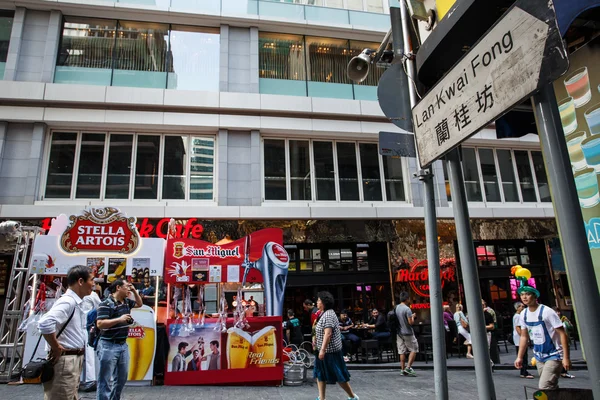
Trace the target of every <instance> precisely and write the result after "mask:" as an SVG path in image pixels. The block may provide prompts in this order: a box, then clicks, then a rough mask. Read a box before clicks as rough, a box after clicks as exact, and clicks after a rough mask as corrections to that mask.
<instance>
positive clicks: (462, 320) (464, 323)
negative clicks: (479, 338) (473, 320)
mask: <svg viewBox="0 0 600 400" xmlns="http://www.w3.org/2000/svg"><path fill="white" fill-rule="evenodd" d="M460 324H461V325H462V327H463V328H465V329H469V324H468V323H467V322H466V321H465V320H464V319H462V318H461V319H460Z"/></svg>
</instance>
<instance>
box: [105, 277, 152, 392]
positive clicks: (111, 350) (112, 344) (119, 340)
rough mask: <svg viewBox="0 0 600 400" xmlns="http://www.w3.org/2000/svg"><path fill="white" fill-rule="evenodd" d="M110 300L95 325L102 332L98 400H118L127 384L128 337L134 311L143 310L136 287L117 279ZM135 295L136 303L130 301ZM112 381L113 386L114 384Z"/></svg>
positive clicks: (111, 290) (112, 286)
mask: <svg viewBox="0 0 600 400" xmlns="http://www.w3.org/2000/svg"><path fill="white" fill-rule="evenodd" d="M110 293H111V294H110V296H108V297H107V298H106V299H105V300H104V301H102V303H100V305H99V306H98V316H97V317H96V324H97V325H98V329H100V330H101V333H100V340H99V341H98V348H97V350H96V351H97V355H98V360H99V362H100V368H99V369H98V381H97V387H98V389H97V391H96V398H97V400H108V399H109V398H110V400H119V399H120V398H121V392H122V391H123V387H124V386H125V382H127V372H128V370H129V349H128V348H127V341H126V340H127V335H128V334H129V326H130V325H131V324H132V323H133V318H131V314H130V313H131V309H132V308H138V307H141V306H142V304H143V303H142V298H141V297H140V295H139V293H138V292H137V290H135V288H134V287H133V285H132V284H131V283H129V282H124V281H122V280H121V279H117V280H116V281H114V282H113V283H112V285H110ZM131 293H133V296H134V298H135V301H133V300H130V299H128V298H127V297H129V295H130V294H131ZM111 381H112V382H111Z"/></svg>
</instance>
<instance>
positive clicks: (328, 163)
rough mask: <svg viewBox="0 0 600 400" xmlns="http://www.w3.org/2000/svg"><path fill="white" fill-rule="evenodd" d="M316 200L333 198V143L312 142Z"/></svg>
mask: <svg viewBox="0 0 600 400" xmlns="http://www.w3.org/2000/svg"><path fill="white" fill-rule="evenodd" d="M313 154H314V159H315V161H314V162H315V184H316V195H317V200H335V170H334V164H333V143H331V142H313Z"/></svg>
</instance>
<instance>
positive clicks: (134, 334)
mask: <svg viewBox="0 0 600 400" xmlns="http://www.w3.org/2000/svg"><path fill="white" fill-rule="evenodd" d="M144 336H146V333H145V332H144V327H143V326H134V327H131V328H129V333H128V334H127V337H129V338H134V339H143V338H144Z"/></svg>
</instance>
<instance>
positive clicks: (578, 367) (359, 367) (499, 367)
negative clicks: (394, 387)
mask: <svg viewBox="0 0 600 400" xmlns="http://www.w3.org/2000/svg"><path fill="white" fill-rule="evenodd" d="M346 366H347V368H348V370H350V371H364V370H400V365H399V363H397V362H396V363H393V364H346ZM413 367H414V368H415V369H416V370H417V371H418V370H432V369H433V363H430V364H426V365H413ZM529 368H535V367H531V366H529ZM446 369H447V370H454V371H468V370H471V371H474V370H475V366H474V365H473V366H468V365H465V366H462V365H450V366H447V367H446ZM494 370H495V371H516V369H515V367H514V366H513V365H510V364H496V365H495V366H494ZM569 371H587V365H586V364H573V365H572V367H571V369H570V370H569Z"/></svg>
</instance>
